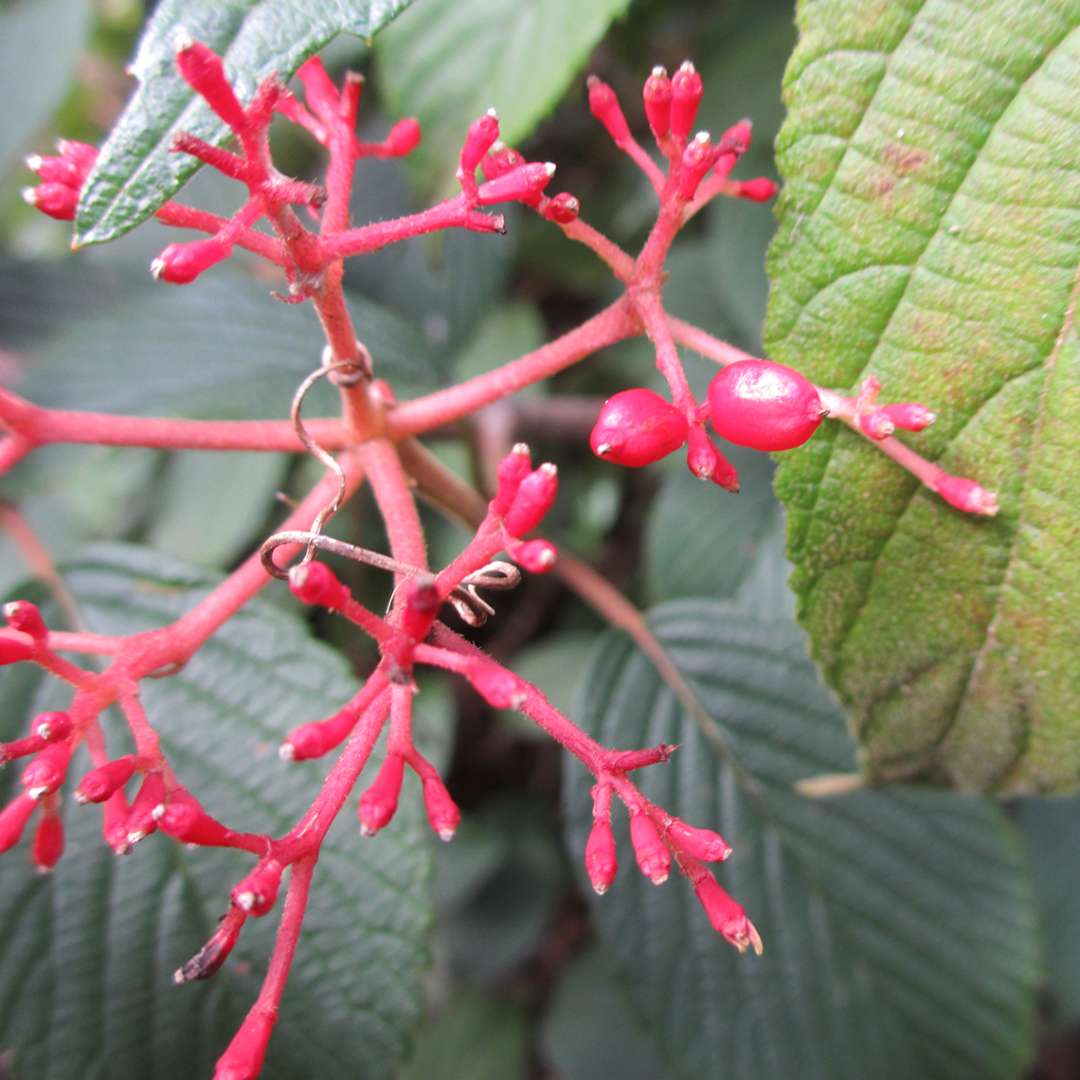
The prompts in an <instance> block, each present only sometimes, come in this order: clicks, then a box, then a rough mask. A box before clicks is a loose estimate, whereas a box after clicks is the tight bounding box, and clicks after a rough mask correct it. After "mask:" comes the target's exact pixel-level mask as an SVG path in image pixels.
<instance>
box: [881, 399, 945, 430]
mask: <svg viewBox="0 0 1080 1080" xmlns="http://www.w3.org/2000/svg"><path fill="white" fill-rule="evenodd" d="M881 411H882V412H883V413H884V414H885V415H886V416H887V417H888V418H889V419H890V420H891V421H892V422H893V423H894V424H895V425H896V426H897V427H898V428H903V429H904V430H905V431H922V430H924V429H925V428H928V427H929V426H930V425H931V424H932V423H933V422H934V421H935V420H936V419H937V413H934V412H931V411H930V410H929V409H928V408H927V407H926V406H925V405H920V404H919V403H918V402H915V401H904V402H900V403H898V404H896V405H886V406H885V407H884V408H883V409H882V410H881Z"/></svg>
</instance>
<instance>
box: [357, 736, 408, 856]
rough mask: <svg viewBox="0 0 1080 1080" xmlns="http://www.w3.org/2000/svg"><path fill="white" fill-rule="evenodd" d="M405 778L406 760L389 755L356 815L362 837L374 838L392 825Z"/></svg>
mask: <svg viewBox="0 0 1080 1080" xmlns="http://www.w3.org/2000/svg"><path fill="white" fill-rule="evenodd" d="M404 776H405V760H404V758H402V756H401V755H400V754H387V755H386V760H385V761H384V762H383V763H382V767H381V768H380V769H379V771H378V773H376V775H375V779H374V780H373V781H372V783H371V786H370V787H369V788H368V789H367V791H365V792H364V794H363V795H361V796H360V805H359V806H358V807H357V810H356V814H357V817H358V818H359V819H360V835H361V836H374V835H375V834H376V833H377V832H378V831H379V830H380V829H385V828H386V826H387V825H389V824H390V821H391V819H392V818H393V816H394V814H395V813H397V805H398V797H399V796H400V795H401V782H402V779H403V778H404Z"/></svg>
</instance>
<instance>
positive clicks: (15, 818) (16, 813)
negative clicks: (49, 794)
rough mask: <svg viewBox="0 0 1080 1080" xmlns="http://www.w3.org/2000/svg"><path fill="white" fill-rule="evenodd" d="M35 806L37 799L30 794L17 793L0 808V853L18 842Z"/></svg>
mask: <svg viewBox="0 0 1080 1080" xmlns="http://www.w3.org/2000/svg"><path fill="white" fill-rule="evenodd" d="M37 806H38V803H37V800H36V799H34V798H32V797H31V796H30V795H18V796H16V797H15V798H14V799H12V800H11V802H9V803H8V804H7V806H5V807H4V809H3V810H0V853H2V852H5V851H10V850H11V849H12V848H13V847H14V846H15V845H16V844H17V843H18V842H19V837H21V836H22V834H23V830H24V829H25V828H26V823H27V822H28V821H29V820H30V815H31V814H32V813H33V812H34V811H35V810H36V809H37Z"/></svg>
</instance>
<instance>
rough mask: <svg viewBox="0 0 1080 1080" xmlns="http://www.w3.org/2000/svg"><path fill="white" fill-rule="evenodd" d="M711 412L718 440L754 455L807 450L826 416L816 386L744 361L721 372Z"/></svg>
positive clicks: (787, 371)
mask: <svg viewBox="0 0 1080 1080" xmlns="http://www.w3.org/2000/svg"><path fill="white" fill-rule="evenodd" d="M709 408H710V409H711V412H712V415H711V421H712V426H713V428H714V430H715V431H716V433H717V434H718V435H720V436H722V437H723V438H725V439H727V440H728V441H729V442H733V443H737V444H738V445H739V446H749V447H751V448H752V449H754V450H791V449H792V448H793V447H796V446H802V444H803V443H804V442H806V440H807V439H809V438H810V436H811V435H813V434H814V432H815V431H816V430H817V427H818V424H820V423H821V417H822V413H823V409H822V406H821V400H820V398H819V397H818V394H817V390H815V389H814V385H813V383H811V382H810V381H809V380H808V379H806V378H805V377H804V376H802V375H800V374H799V373H798V372H797V371H794V370H793V369H792V368H789V367H785V366H784V365H783V364H774V363H773V362H772V361H771V360H739V361H737V362H736V363H734V364H730V365H728V366H727V367H726V368H724V369H723V370H721V371H719V372H717V374H716V375H715V376H714V378H713V381H712V382H711V383H710V384H709Z"/></svg>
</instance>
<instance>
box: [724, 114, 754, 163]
mask: <svg viewBox="0 0 1080 1080" xmlns="http://www.w3.org/2000/svg"><path fill="white" fill-rule="evenodd" d="M753 134H754V125H753V122H752V121H750V120H746V119H743V120H740V121H739V122H738V123H737V124H732V125H731V127H729V128H728V129H727V131H725V132H724V134H723V137H722V138H721V139H720V145H721V146H722V147H723V148H724V149H725V150H730V151H733V152H734V153H735V154H736V156H741V155H743V154H745V153H746V151H747V150H749V149H750V140H751V138H752V137H753Z"/></svg>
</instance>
